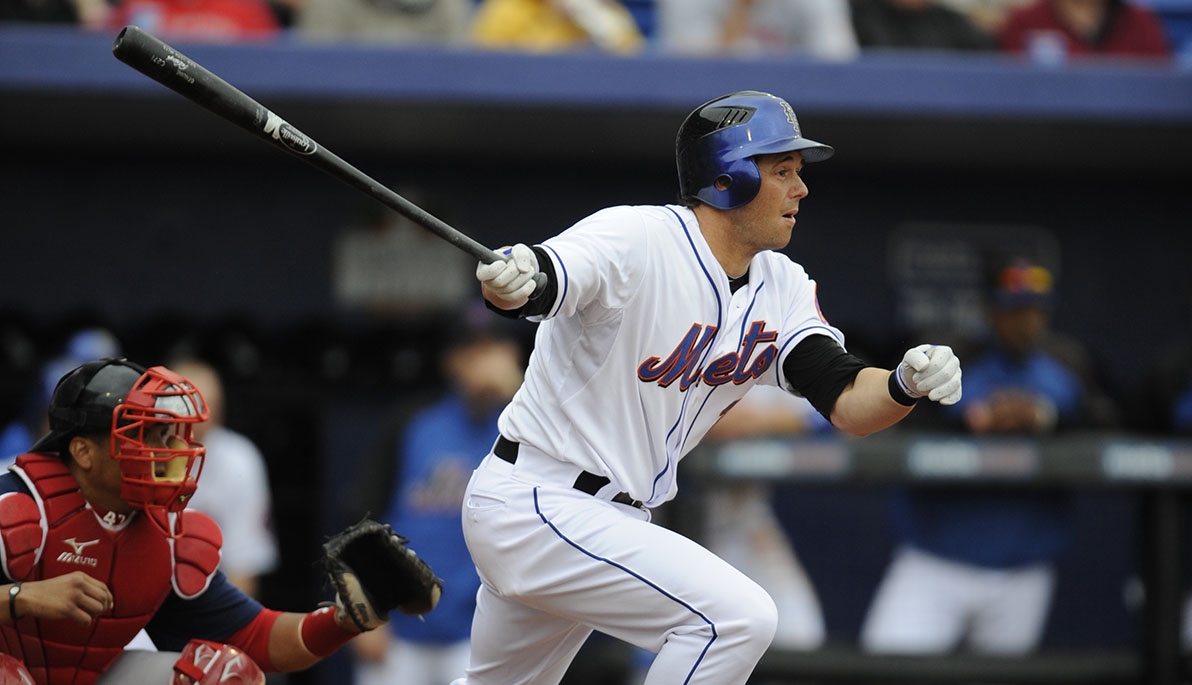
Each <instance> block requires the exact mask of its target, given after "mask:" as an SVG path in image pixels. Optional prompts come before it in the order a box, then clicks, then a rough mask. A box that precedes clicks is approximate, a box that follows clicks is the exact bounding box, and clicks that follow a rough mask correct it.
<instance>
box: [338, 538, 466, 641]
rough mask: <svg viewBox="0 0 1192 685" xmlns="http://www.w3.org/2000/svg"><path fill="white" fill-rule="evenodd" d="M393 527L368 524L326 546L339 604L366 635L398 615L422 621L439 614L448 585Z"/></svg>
mask: <svg viewBox="0 0 1192 685" xmlns="http://www.w3.org/2000/svg"><path fill="white" fill-rule="evenodd" d="M407 542H409V540H407V539H406V538H403V537H402V536H400V535H398V534H397V533H394V532H393V529H392V528H390V527H389V525H388V524H384V523H378V522H377V521H373V520H370V519H364V520H363V521H361V522H360V523H357V524H355V525H353V526H350V527H348V528H347V529H346V530H344V531H342V532H340V533H337V534H336V535H334V536H332V537H331V538H330V539H329V540H327V542H325V543H323V552H324V553H325V555H326V556H325V558H324V562H323V563H324V567H325V569H326V571H327V576H328V578H330V580H331V584H332V585H333V586H334V587H335V604H336V607H338V610H339V611H342V612H344V613H346V614H347V615H348V617H349V618H351V619H352V622H353V623H355V624H356V626H357V627H359V628H360V629H361V630H372V629H373V628H376V627H377V626H379V625H382V624H384V623H385V622H386V621H388V620H389V612H390V611H391V610H393V609H397V610H398V611H401V612H402V613H403V614H412V615H419V616H420V615H422V614H425V613H427V612H429V611H430V610H431V609H434V608H435V605H436V604H438V602H439V596H440V595H442V593H443V581H442V580H441V579H439V578H436V577H435V573H434V571H432V570H431V568H430V566H429V565H427V563H426V562H425V561H423V560H422V559H419V558H418V555H417V554H415V553H414V550H412V549H410V548H409V547H406V543H407Z"/></svg>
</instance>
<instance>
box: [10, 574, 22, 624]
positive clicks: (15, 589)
mask: <svg viewBox="0 0 1192 685" xmlns="http://www.w3.org/2000/svg"><path fill="white" fill-rule="evenodd" d="M22 582H23V581H20V580H18V581H16V582H15V583H13V584H12V587H10V588H8V615H9V616H10V617H12V623H13V625H16V623H17V595H19V594H21V583H22Z"/></svg>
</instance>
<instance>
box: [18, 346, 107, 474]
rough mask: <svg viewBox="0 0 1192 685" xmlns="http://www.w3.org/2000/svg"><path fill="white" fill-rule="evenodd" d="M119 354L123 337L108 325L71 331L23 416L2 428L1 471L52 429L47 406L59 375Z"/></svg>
mask: <svg viewBox="0 0 1192 685" xmlns="http://www.w3.org/2000/svg"><path fill="white" fill-rule="evenodd" d="M118 356H120V341H119V340H118V339H117V338H116V336H115V335H114V334H113V333H112V332H111V331H109V330H108V329H106V328H102V327H98V326H89V327H85V328H81V329H79V330H77V331H75V332H74V333H73V334H71V336H70V337H69V338H68V339H67V340H66V343H65V344H63V346H62V349H61V350H60V353H59V354H58V356H56V357H53V358H51V359H50V360H48V361H46V362H45V363H43V364H42V366H41V369H40V370H39V372H38V379H37V382H36V383H35V384H34V387H33V388H31V389H30V390H29V393H28V395H27V397H26V398H25V399H24V401H23V404H24V407H23V408H22V410H21V414H20V416H18V417H17V418H16V419H14V420H13V421H11V422H10V423H9V424H8V425H7V426H5V427H4V428H3V429H0V472H3V470H4V469H7V468H8V465H9V464H11V463H12V460H13V459H14V458H15V457H17V456H18V455H20V454H24V453H25V452H27V451H28V450H29V448H30V447H31V446H32V445H33V443H34V442H35V441H36V440H37V438H38V437H40V436H42V435H45V433H46V432H47V431H48V430H49V429H50V426H49V418H48V417H47V416H46V408H47V407H49V406H50V396H51V395H52V394H53V393H54V387H55V386H57V385H58V379H60V378H62V376H64V375H66V372H67V371H70V370H71V369H73V368H75V367H76V366H78V365H80V364H82V363H84V362H88V361H91V360H93V359H103V358H104V357H118Z"/></svg>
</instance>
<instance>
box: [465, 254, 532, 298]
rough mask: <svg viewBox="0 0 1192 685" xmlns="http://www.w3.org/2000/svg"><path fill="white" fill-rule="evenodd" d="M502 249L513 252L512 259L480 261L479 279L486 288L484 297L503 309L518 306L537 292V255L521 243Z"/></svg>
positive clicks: (482, 286)
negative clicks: (490, 261) (535, 290)
mask: <svg viewBox="0 0 1192 685" xmlns="http://www.w3.org/2000/svg"><path fill="white" fill-rule="evenodd" d="M501 252H502V253H504V254H507V255H510V259H507V260H505V261H503V262H493V263H491V264H485V263H484V262H481V263H479V264H477V265H476V278H477V280H479V281H480V285H481V288H482V289H483V291H484V299H486V300H488V301H489V302H492V303H493V304H494V305H496V306H498V307H500V308H501V309H517V308H518V307H520V306H522V305H524V304H525V303H526V301H527V300H529V299H530V295H532V294H533V293H534V287H535V284H534V276H536V275H537V274H538V258H537V257H535V256H534V251H533V250H531V249H530V248H529V247H526V246H525V245H523V244H522V243H518V244H516V245H514V246H513V247H512V248H506V249H504V250H502V251H501Z"/></svg>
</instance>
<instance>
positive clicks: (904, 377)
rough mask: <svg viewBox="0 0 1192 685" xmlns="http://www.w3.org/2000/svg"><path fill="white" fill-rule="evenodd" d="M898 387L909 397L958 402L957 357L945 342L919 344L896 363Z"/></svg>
mask: <svg viewBox="0 0 1192 685" xmlns="http://www.w3.org/2000/svg"><path fill="white" fill-rule="evenodd" d="M897 378H898V386H899V387H900V388H901V389H902V391H903V392H905V393H906V394H907V395H909V396H911V397H924V396H925V397H927V399H929V400H931V401H932V402H939V403H940V404H956V403H957V402H959V401H960V395H961V390H960V358H959V357H957V356H956V354H955V353H954V352H952V348H951V347H948V346H947V345H919V346H918V347H914V348H911V349H909V350H907V351H906V354H905V355H903V356H902V363H901V364H899V365H898V376H897Z"/></svg>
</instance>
